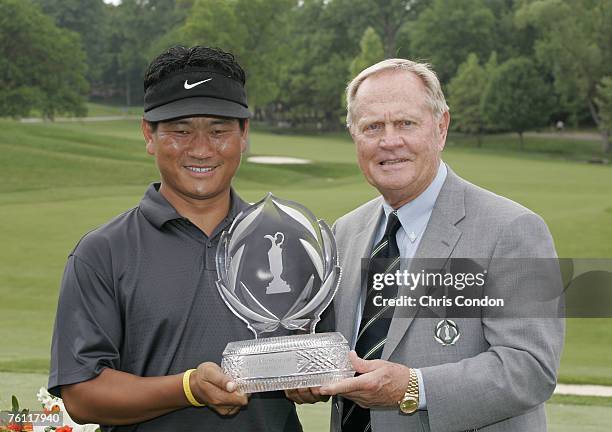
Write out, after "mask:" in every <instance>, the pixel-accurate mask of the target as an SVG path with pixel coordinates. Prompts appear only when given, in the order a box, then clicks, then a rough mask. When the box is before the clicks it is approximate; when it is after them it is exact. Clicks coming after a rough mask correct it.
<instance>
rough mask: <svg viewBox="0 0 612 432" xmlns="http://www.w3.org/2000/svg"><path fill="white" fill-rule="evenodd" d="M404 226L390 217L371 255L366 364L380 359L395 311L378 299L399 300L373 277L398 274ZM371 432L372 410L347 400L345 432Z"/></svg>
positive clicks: (363, 330) (361, 347) (363, 346)
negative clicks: (399, 241) (399, 242)
mask: <svg viewBox="0 0 612 432" xmlns="http://www.w3.org/2000/svg"><path fill="white" fill-rule="evenodd" d="M401 226H402V225H401V223H400V220H399V219H398V217H397V213H396V212H392V213H390V214H389V217H388V218H387V225H386V228H385V233H384V235H383V237H382V239H381V240H380V242H378V244H377V245H376V246H374V248H373V249H372V253H371V254H370V262H369V265H368V279H367V280H368V284H367V294H366V299H365V303H364V307H363V314H362V316H361V323H360V325H359V333H358V334H357V342H356V344H355V351H356V352H357V354H358V355H359V357H361V358H363V359H366V360H372V359H379V358H380V356H381V355H382V352H383V348H384V347H385V342H386V341H387V333H388V331H389V325H390V324H391V318H392V317H393V308H390V307H389V306H376V305H375V304H374V301H373V300H374V296H378V295H381V294H382V296H383V298H395V297H396V296H397V285H395V284H393V285H390V286H387V285H385V286H384V287H383V289H382V290H375V289H374V288H373V277H374V274H376V273H395V271H396V270H397V269H399V261H400V254H399V248H398V246H397V241H396V239H395V236H396V234H397V230H398V229H400V227H401ZM370 430H372V426H371V423H370V410H369V409H367V408H361V407H360V406H359V405H357V404H355V403H353V401H351V400H349V399H344V409H343V413H342V431H346V432H362V431H363V432H367V431H370Z"/></svg>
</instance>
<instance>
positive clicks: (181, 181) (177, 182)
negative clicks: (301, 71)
mask: <svg viewBox="0 0 612 432" xmlns="http://www.w3.org/2000/svg"><path fill="white" fill-rule="evenodd" d="M142 129H143V134H144V136H145V140H146V143H147V144H146V148H147V152H148V153H149V154H151V155H154V156H155V160H156V162H157V168H158V169H159V172H160V175H161V180H162V185H161V188H160V192H161V193H162V194H163V195H164V196H165V197H166V199H168V201H170V202H171V203H173V204H174V203H176V202H177V201H178V202H187V203H194V202H197V201H201V200H207V199H211V198H215V197H218V196H219V195H220V194H223V193H228V194H229V189H230V185H231V181H232V178H233V177H234V174H235V173H236V170H237V169H238V166H239V165H240V157H241V154H242V152H243V151H244V150H245V148H246V138H247V134H248V121H245V126H244V130H241V128H240V124H239V122H238V120H236V119H225V118H217V117H190V118H184V119H179V120H172V121H167V122H160V123H158V125H157V130H156V131H155V132H153V131H152V130H151V127H150V125H149V124H148V123H147V122H145V121H143V123H142Z"/></svg>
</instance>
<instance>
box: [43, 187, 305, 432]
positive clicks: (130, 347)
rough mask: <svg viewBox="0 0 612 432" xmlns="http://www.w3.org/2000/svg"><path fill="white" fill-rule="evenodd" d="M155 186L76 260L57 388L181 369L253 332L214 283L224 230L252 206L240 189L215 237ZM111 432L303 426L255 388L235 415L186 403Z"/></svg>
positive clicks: (69, 269)
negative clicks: (104, 375)
mask: <svg viewBox="0 0 612 432" xmlns="http://www.w3.org/2000/svg"><path fill="white" fill-rule="evenodd" d="M158 189H159V184H152V185H151V186H150V187H149V188H148V190H147V192H146V194H145V196H144V198H143V199H142V201H141V202H140V205H139V206H138V207H135V208H133V209H131V210H129V211H127V212H125V213H123V214H122V215H120V216H118V217H116V218H115V219H113V220H111V221H110V222H108V223H107V224H106V225H103V226H102V227H100V228H98V229H96V230H94V231H92V232H90V233H88V234H87V235H85V236H84V237H83V238H82V239H81V241H80V242H79V243H78V244H77V246H76V248H75V249H74V251H73V252H72V253H71V254H70V256H69V258H68V263H67V264H66V269H65V272H64V277H63V280H62V287H61V291H60V297H59V304H58V310H57V316H56V321H55V328H54V332H53V342H52V346H51V370H50V376H49V390H50V392H51V393H52V394H55V395H59V392H60V386H62V385H67V384H73V383H77V382H81V381H85V380H89V379H92V378H94V377H96V376H97V375H98V374H100V372H101V371H102V370H103V369H104V368H106V367H110V368H113V369H116V370H121V371H124V372H128V373H131V374H135V375H138V376H143V377H147V376H163V375H172V374H178V373H182V372H184V371H185V370H187V369H190V368H195V367H196V366H197V365H198V364H200V363H202V362H206V361H211V362H214V363H217V364H220V363H221V353H222V352H223V349H224V348H225V345H227V343H228V342H230V341H236V340H244V339H252V338H253V335H252V333H251V332H250V331H249V330H248V329H247V327H246V325H245V324H244V322H242V321H241V320H240V319H239V318H237V317H236V316H234V315H233V314H232V312H231V311H230V310H229V309H228V308H227V306H226V305H225V304H224V303H223V300H222V299H221V297H220V295H219V293H218V292H217V288H216V285H215V281H216V279H217V273H216V265H215V252H216V248H217V243H218V241H219V237H220V234H221V232H222V231H223V230H224V229H225V228H228V227H229V225H230V223H231V222H232V220H233V219H234V217H235V216H236V215H237V214H238V213H240V211H242V210H243V209H244V208H246V207H247V206H248V204H246V203H245V202H244V201H242V200H241V199H240V198H239V197H238V196H237V195H236V194H235V193H234V192H233V191H232V200H231V208H230V211H229V214H228V216H227V217H226V218H225V219H224V220H223V221H222V222H221V223H220V224H219V226H217V228H215V230H214V231H213V233H212V235H211V236H210V237H208V236H207V235H206V234H204V233H203V232H202V231H201V230H200V229H199V228H197V227H196V226H195V225H194V224H192V223H191V222H190V221H189V220H187V219H185V218H183V217H182V216H181V215H179V214H178V213H177V212H176V210H175V209H174V208H173V207H172V206H171V205H170V204H169V203H168V201H166V199H165V198H164V197H163V196H162V195H161V194H160V193H159V192H158ZM102 430H103V431H136V430H138V431H174V430H185V431H187V430H189V431H198V430H199V431H209V430H210V431H296V430H298V431H299V430H301V426H300V424H299V420H298V417H297V414H296V411H295V407H294V405H293V403H292V402H290V401H288V400H287V399H286V398H285V397H284V394H283V393H282V392H267V393H259V394H254V395H252V397H251V398H250V401H249V404H248V406H247V407H245V408H243V409H242V410H241V411H240V413H239V414H238V415H235V416H233V417H221V416H219V415H217V414H216V413H214V412H213V411H212V410H211V409H209V408H191V407H190V408H185V409H181V410H178V411H174V412H172V413H169V414H166V415H164V416H161V417H158V418H155V419H152V420H149V421H147V422H144V423H140V424H138V425H131V426H121V427H108V426H107V427H102Z"/></svg>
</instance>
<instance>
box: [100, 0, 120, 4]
mask: <svg viewBox="0 0 612 432" xmlns="http://www.w3.org/2000/svg"><path fill="white" fill-rule="evenodd" d="M104 3H110V4H114V5H118V4H119V3H121V0H104Z"/></svg>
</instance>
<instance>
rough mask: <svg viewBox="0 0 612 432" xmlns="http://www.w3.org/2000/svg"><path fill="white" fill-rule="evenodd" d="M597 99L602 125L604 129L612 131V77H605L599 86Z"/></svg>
mask: <svg viewBox="0 0 612 432" xmlns="http://www.w3.org/2000/svg"><path fill="white" fill-rule="evenodd" d="M597 94H598V96H597V97H596V98H595V103H596V104H597V107H598V111H599V116H600V118H601V124H602V126H603V128H604V129H607V130H612V76H608V77H604V78H602V80H601V83H600V84H599V85H598V86H597Z"/></svg>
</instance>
